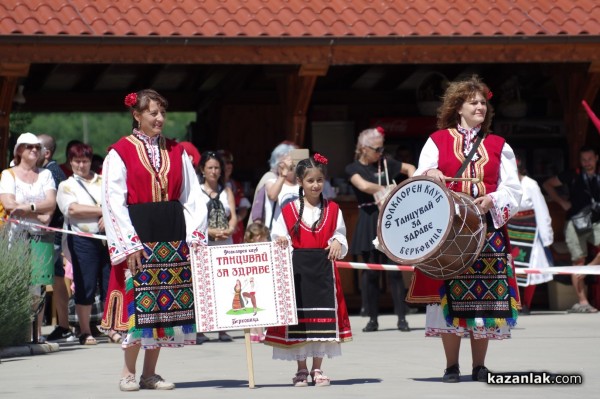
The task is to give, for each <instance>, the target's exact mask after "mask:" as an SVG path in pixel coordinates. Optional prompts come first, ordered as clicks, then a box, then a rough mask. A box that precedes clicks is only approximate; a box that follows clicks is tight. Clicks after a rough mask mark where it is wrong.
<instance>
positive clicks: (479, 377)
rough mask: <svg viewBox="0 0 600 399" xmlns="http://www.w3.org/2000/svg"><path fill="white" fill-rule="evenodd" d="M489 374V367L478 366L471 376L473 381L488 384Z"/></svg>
mask: <svg viewBox="0 0 600 399" xmlns="http://www.w3.org/2000/svg"><path fill="white" fill-rule="evenodd" d="M489 372H490V370H488V368H487V367H485V366H477V367H475V368H474V369H473V374H471V378H472V379H473V381H479V382H487V378H488V373H489Z"/></svg>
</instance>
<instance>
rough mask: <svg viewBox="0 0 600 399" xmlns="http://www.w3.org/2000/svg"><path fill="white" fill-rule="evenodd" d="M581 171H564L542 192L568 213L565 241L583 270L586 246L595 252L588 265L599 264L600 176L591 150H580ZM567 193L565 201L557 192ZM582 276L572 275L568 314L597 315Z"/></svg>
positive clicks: (549, 182)
mask: <svg viewBox="0 0 600 399" xmlns="http://www.w3.org/2000/svg"><path fill="white" fill-rule="evenodd" d="M579 164H580V168H579V169H577V170H575V171H565V172H563V173H561V174H559V175H557V176H553V177H551V178H549V179H548V180H546V181H545V182H544V184H543V187H544V190H546V192H547V193H548V195H549V196H550V198H551V199H552V200H553V201H555V202H556V203H557V204H558V205H560V206H561V207H562V208H563V209H564V210H565V211H566V212H567V223H566V225H565V241H566V244H567V247H568V248H569V253H570V254H571V260H572V261H573V264H574V265H576V266H583V265H584V264H585V262H586V259H587V258H588V248H587V247H588V243H589V244H591V245H593V246H594V247H595V248H596V250H597V251H598V252H597V254H596V255H595V257H594V259H592V261H591V262H589V263H588V265H598V264H600V175H598V152H597V151H596V149H595V148H593V147H590V146H583V147H582V148H581V149H580V150H579ZM559 187H564V188H566V189H567V192H568V197H567V198H565V197H563V196H562V195H561V194H559V191H558V190H557V189H558V188H559ZM584 279H585V275H583V274H573V275H571V281H572V283H573V288H574V289H575V293H576V294H577V298H578V302H577V303H576V304H575V305H573V307H572V308H571V309H569V312H571V313H597V312H598V309H596V308H595V307H593V306H592V305H590V303H589V301H588V298H587V292H586V286H585V280H584Z"/></svg>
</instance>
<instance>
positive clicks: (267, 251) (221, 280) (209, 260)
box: [191, 242, 298, 332]
mask: <svg viewBox="0 0 600 399" xmlns="http://www.w3.org/2000/svg"><path fill="white" fill-rule="evenodd" d="M191 252H192V256H191V263H192V273H193V281H194V300H195V308H196V324H197V328H198V331H203V332H204V331H220V330H237V329H245V328H253V327H271V326H281V325H293V324H298V320H297V314H296V297H295V291H294V279H293V273H292V260H291V253H290V249H289V247H288V248H281V247H280V246H278V245H276V244H275V243H272V242H261V243H252V244H237V245H220V246H205V247H199V248H198V249H197V250H196V251H191Z"/></svg>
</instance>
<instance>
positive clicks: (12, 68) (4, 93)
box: [0, 63, 29, 170]
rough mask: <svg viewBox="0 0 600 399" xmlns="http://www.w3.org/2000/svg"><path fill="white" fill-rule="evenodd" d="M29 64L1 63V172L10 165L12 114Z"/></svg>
mask: <svg viewBox="0 0 600 399" xmlns="http://www.w3.org/2000/svg"><path fill="white" fill-rule="evenodd" d="M28 73H29V64H8V63H0V170H3V169H5V168H6V166H7V165H8V140H9V137H10V130H9V124H10V112H11V110H12V104H13V98H14V96H15V92H16V90H17V85H18V83H19V78H22V77H24V76H27V74H28Z"/></svg>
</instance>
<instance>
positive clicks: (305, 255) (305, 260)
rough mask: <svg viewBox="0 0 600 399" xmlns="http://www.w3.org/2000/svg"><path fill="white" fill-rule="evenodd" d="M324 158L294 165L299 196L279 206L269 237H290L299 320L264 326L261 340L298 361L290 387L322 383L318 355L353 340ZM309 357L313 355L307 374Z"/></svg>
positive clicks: (339, 225)
mask: <svg viewBox="0 0 600 399" xmlns="http://www.w3.org/2000/svg"><path fill="white" fill-rule="evenodd" d="M326 164H327V159H326V158H325V157H323V156H321V155H319V154H315V156H314V158H307V159H304V160H302V161H300V162H298V165H297V166H296V179H297V181H298V184H299V185H300V188H299V190H298V191H299V198H298V199H296V200H294V201H293V202H290V203H288V204H287V205H286V206H284V207H283V209H282V210H281V215H279V216H278V217H277V218H276V219H275V222H274V223H273V229H272V231H271V236H272V238H273V240H275V241H276V242H277V243H278V244H280V245H288V244H287V243H288V242H290V241H291V244H292V248H293V253H292V263H293V268H294V284H295V291H296V305H297V311H298V324H297V325H292V326H282V327H273V328H268V329H267V334H266V339H265V343H266V344H267V345H271V346H273V358H274V359H281V360H291V361H294V360H295V361H297V362H298V370H297V372H296V375H295V376H294V378H293V379H292V382H293V384H294V386H296V387H304V386H307V385H308V376H309V374H310V376H311V380H312V383H313V385H316V386H326V385H329V383H330V380H329V378H328V377H327V376H325V375H324V374H323V371H322V370H321V364H322V362H323V357H325V356H328V357H335V356H340V355H341V354H342V352H341V346H340V344H341V343H342V342H345V341H350V340H351V339H352V332H351V330H350V320H349V318H348V311H347V309H346V302H345V301H344V296H343V292H342V286H341V283H340V279H339V275H338V272H337V269H336V268H335V267H334V265H333V261H334V260H336V259H339V258H342V257H344V256H345V255H346V253H347V252H348V242H347V241H346V225H345V224H344V219H343V217H342V213H341V211H340V209H339V206H338V205H337V204H336V203H334V202H331V201H328V200H325V199H324V198H323V185H324V183H325V175H326V166H325V165H326ZM308 357H312V358H313V362H312V368H311V371H310V373H309V372H308V367H307V361H306V359H307V358H308Z"/></svg>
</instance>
